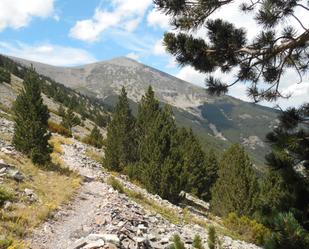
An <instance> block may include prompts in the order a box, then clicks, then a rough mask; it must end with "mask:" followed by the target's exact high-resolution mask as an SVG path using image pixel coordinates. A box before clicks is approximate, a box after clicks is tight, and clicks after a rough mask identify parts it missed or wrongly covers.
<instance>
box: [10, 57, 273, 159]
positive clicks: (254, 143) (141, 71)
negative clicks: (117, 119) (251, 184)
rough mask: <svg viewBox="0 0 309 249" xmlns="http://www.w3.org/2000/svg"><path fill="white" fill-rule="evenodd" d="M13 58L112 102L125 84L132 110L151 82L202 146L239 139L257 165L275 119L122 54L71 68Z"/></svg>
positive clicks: (262, 110) (268, 112)
mask: <svg viewBox="0 0 309 249" xmlns="http://www.w3.org/2000/svg"><path fill="white" fill-rule="evenodd" d="M13 59H14V60H15V61H18V62H20V63H22V64H23V65H26V66H29V65H30V64H32V65H33V66H34V67H35V68H36V70H37V71H38V72H39V73H40V74H43V75H46V76H48V77H50V78H51V79H54V80H55V81H57V82H60V83H62V84H64V85H66V86H68V87H71V88H73V89H75V90H76V91H78V92H81V93H83V94H86V95H88V96H92V97H96V98H98V99H101V100H104V102H105V103H107V104H111V105H113V104H114V103H115V99H116V98H115V96H116V95H117V94H118V93H119V90H120V88H121V87H122V86H123V85H124V86H125V87H126V89H127V91H128V96H129V98H130V99H131V100H132V107H133V109H134V108H135V106H136V103H137V102H138V101H139V100H140V97H141V96H142V94H144V92H145V90H146V89H147V87H148V86H149V85H151V86H152V87H153V89H154V91H155V92H156V96H157V97H158V99H159V100H160V101H161V102H162V103H168V104H170V105H172V106H173V110H174V113H175V117H176V120H177V121H178V124H179V125H182V126H186V127H191V128H192V129H193V130H194V131H195V132H196V133H197V134H198V136H199V138H200V140H201V141H202V142H203V145H204V147H205V148H206V149H208V148H209V147H216V148H218V149H220V150H222V148H226V147H227V146H228V145H229V144H230V143H235V142H237V143H241V144H243V145H244V146H245V147H246V148H247V150H248V152H249V153H250V155H251V156H252V157H253V159H254V160H255V162H256V163H257V164H259V165H262V164H263V162H264V155H265V153H266V152H267V151H268V149H269V148H268V147H267V144H265V142H264V138H265V135H266V134H267V133H268V132H269V131H270V130H271V129H272V128H273V127H274V126H275V125H276V122H277V121H276V119H275V117H276V111H275V110H273V109H271V108H267V107H263V106H260V105H255V104H251V103H247V102H244V101H241V100H239V99H236V98H233V97H230V96H223V97H213V96H209V95H208V94H207V93H206V92H205V90H204V89H203V88H201V87H198V86H195V85H192V84H190V83H188V82H185V81H183V80H180V79H178V78H175V77H173V76H171V75H168V74H166V73H163V72H161V71H158V70H156V69H154V68H151V67H148V66H146V65H143V64H140V63H138V62H136V61H134V60H131V59H128V58H125V57H120V58H115V59H113V60H110V61H103V62H98V63H93V64H89V65H85V66H80V67H71V68H65V67H55V66H50V65H46V64H42V63H37V62H31V61H26V60H23V59H18V58H13Z"/></svg>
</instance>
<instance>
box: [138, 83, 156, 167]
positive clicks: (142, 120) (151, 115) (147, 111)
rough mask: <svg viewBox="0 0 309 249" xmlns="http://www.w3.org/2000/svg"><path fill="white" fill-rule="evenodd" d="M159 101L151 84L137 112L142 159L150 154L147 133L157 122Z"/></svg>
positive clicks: (139, 150) (140, 155)
mask: <svg viewBox="0 0 309 249" xmlns="http://www.w3.org/2000/svg"><path fill="white" fill-rule="evenodd" d="M160 110H161V109H160V105H159V101H158V100H157V99H156V98H155V93H154V91H153V90H152V87H151V86H149V87H148V90H147V92H146V94H145V95H143V96H142V99H141V101H140V103H139V105H138V113H137V121H136V127H137V134H138V140H139V141H138V144H139V145H138V156H139V159H140V160H141V161H146V160H147V158H148V155H147V154H145V153H147V152H146V151H144V150H146V149H147V148H146V144H145V143H147V142H144V140H145V139H147V138H148V137H146V133H148V132H150V130H151V129H152V125H153V124H154V122H155V119H156V117H157V115H158V114H159V113H160Z"/></svg>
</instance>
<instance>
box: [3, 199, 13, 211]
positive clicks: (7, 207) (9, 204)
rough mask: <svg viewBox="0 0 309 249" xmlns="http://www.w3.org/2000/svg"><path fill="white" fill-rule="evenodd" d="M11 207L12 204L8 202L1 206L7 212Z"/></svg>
mask: <svg viewBox="0 0 309 249" xmlns="http://www.w3.org/2000/svg"><path fill="white" fill-rule="evenodd" d="M11 207H12V202H10V201H6V202H5V203H4V205H3V209H4V210H8V209H10V208H11Z"/></svg>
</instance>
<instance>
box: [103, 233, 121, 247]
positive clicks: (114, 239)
mask: <svg viewBox="0 0 309 249" xmlns="http://www.w3.org/2000/svg"><path fill="white" fill-rule="evenodd" d="M101 236H102V238H103V240H104V241H106V242H109V243H113V244H116V245H119V243H120V240H119V238H118V236H117V235H116V234H101Z"/></svg>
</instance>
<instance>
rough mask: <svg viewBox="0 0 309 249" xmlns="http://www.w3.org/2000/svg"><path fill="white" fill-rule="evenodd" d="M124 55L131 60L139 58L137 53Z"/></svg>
mask: <svg viewBox="0 0 309 249" xmlns="http://www.w3.org/2000/svg"><path fill="white" fill-rule="evenodd" d="M126 57H128V58H130V59H132V60H138V59H139V58H140V56H139V55H138V54H136V53H133V52H132V53H129V54H127V55H126Z"/></svg>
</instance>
